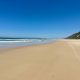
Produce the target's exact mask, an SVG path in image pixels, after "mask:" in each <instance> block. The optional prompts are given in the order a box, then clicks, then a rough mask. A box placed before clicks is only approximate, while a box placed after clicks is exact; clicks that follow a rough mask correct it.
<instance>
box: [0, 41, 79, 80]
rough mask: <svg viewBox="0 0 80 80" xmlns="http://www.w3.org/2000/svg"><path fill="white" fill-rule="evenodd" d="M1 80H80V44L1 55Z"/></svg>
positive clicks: (52, 45) (56, 44)
mask: <svg viewBox="0 0 80 80" xmlns="http://www.w3.org/2000/svg"><path fill="white" fill-rule="evenodd" d="M0 80H80V41H79V40H60V41H57V42H54V43H50V44H45V45H36V46H30V47H20V48H14V49H9V50H5V51H1V52H0Z"/></svg>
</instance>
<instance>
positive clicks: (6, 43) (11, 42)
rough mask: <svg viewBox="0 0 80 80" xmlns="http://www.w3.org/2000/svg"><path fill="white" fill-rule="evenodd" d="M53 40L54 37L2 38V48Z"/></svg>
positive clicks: (0, 42)
mask: <svg viewBox="0 0 80 80" xmlns="http://www.w3.org/2000/svg"><path fill="white" fill-rule="evenodd" d="M51 41H53V39H0V49H1V48H13V47H20V46H31V45H37V44H46V43H48V42H51Z"/></svg>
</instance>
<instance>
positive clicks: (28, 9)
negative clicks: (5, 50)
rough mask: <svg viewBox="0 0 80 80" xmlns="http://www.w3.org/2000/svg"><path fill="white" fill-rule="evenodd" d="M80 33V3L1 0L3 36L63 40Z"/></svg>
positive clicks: (0, 30) (77, 0) (0, 33)
mask: <svg viewBox="0 0 80 80" xmlns="http://www.w3.org/2000/svg"><path fill="white" fill-rule="evenodd" d="M78 31H80V0H0V36H6V37H42V38H44V37H45V38H63V37H66V36H69V35H71V34H73V33H75V32H78Z"/></svg>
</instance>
